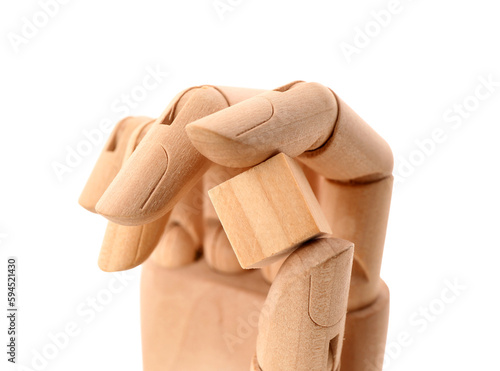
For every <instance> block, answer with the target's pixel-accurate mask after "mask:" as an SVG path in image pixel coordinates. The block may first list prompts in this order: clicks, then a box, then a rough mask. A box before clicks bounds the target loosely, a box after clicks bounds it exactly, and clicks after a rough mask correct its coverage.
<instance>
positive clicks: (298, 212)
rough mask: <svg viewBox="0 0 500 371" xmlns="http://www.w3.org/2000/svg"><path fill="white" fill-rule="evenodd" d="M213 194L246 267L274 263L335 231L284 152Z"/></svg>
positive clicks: (223, 223)
mask: <svg viewBox="0 0 500 371" xmlns="http://www.w3.org/2000/svg"><path fill="white" fill-rule="evenodd" d="M209 196H210V199H211V200H212V203H213V205H214V207H215V210H216V212H217V215H218V216H219V219H220V221H221V223H222V225H223V227H224V230H225V232H226V234H227V236H228V239H229V241H230V242H231V245H232V247H233V249H234V251H235V253H236V256H237V257H238V261H239V262H240V265H241V266H242V267H243V268H258V267H262V266H265V265H267V264H270V263H272V262H273V261H276V260H278V259H279V258H280V257H282V256H283V254H286V253H289V252H291V251H292V250H293V249H295V248H296V247H297V246H298V245H299V244H300V243H302V242H304V241H306V240H308V239H310V238H313V237H315V236H318V235H320V234H322V233H330V232H331V229H330V226H329V225H328V223H327V221H326V219H325V217H324V215H323V213H322V211H321V208H320V206H319V203H318V201H317V199H316V197H315V196H314V193H313V191H312V189H311V187H310V185H309V183H308V181H307V179H306V177H305V175H304V172H303V171H302V169H301V168H300V166H299V165H298V164H297V163H296V162H295V161H294V160H293V159H291V158H290V157H288V156H286V155H284V154H278V155H276V156H274V157H273V158H271V159H269V160H267V161H266V162H264V163H262V164H260V165H258V166H255V167H254V168H251V169H250V170H248V171H246V172H244V173H242V174H240V175H237V176H236V177H234V178H232V179H230V180H228V181H227V182H224V183H222V184H220V185H219V186H217V187H215V188H212V189H211V190H210V191H209Z"/></svg>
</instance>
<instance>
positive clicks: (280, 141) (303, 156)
mask: <svg viewBox="0 0 500 371" xmlns="http://www.w3.org/2000/svg"><path fill="white" fill-rule="evenodd" d="M258 93H260V94H259V95H258V96H256V97H254V98H251V97H252V96H254V95H256V94H258ZM238 102H241V103H239V104H237V103H238ZM228 106H229V108H227V107H228ZM129 121H130V119H129ZM141 125H142V126H140V127H139V128H137V129H136V131H135V132H134V134H133V135H132V136H131V137H132V140H131V141H129V144H128V154H129V155H130V154H131V153H132V152H133V154H132V156H131V157H130V159H129V160H128V161H127V162H126V163H125V165H124V167H123V168H122V170H121V171H120V172H119V173H118V175H117V176H116V178H115V179H114V181H113V182H112V183H111V184H110V185H109V186H107V187H101V188H100V189H102V190H103V191H104V189H106V190H105V191H104V194H103V195H102V197H94V199H99V202H98V203H97V206H96V204H95V202H94V203H93V205H92V202H86V200H85V197H83V195H82V198H83V199H81V200H80V201H81V203H82V204H83V205H86V207H87V208H89V209H90V210H92V209H94V206H95V209H96V210H97V212H99V213H100V214H102V215H104V216H106V217H107V218H108V219H110V220H111V221H112V222H116V223H119V224H114V223H110V226H109V227H108V233H107V234H106V236H107V238H106V239H105V241H104V244H103V249H102V252H101V257H100V265H101V267H102V268H103V269H105V270H120V269H127V268H131V267H133V266H135V265H138V264H140V263H141V262H142V261H144V260H145V259H146V258H147V257H148V256H149V254H150V253H151V252H152V251H153V249H155V247H156V249H155V252H154V254H153V256H152V259H151V260H150V261H149V262H148V263H147V264H146V265H145V266H144V269H143V281H142V282H143V284H142V285H143V286H142V301H143V304H142V312H143V343H144V358H145V369H146V370H154V369H183V370H190V369H203V368H196V367H197V366H196V365H200V364H207V365H208V364H210V365H217V366H216V367H215V366H213V367H212V366H210V367H209V368H208V369H214V370H223V369H230V370H237V369H244V368H240V366H241V365H242V364H243V363H244V362H247V359H248V356H249V354H251V353H253V352H254V350H255V340H254V337H255V335H256V331H253V332H252V333H251V334H248V336H247V335H241V334H240V336H239V337H238V335H237V334H236V340H235V339H234V338H233V340H235V341H236V343H235V344H240V343H241V341H243V343H246V344H245V345H242V346H241V347H240V348H238V350H236V351H234V347H233V348H232V350H231V351H229V348H231V347H230V346H228V341H227V339H228V337H227V336H226V337H225V339H223V341H220V339H221V337H220V336H219V337H217V336H216V335H214V333H213V332H214V331H215V332H217V333H218V334H219V335H220V334H221V333H222V334H229V335H231V334H232V332H231V331H233V330H234V329H235V328H236V327H235V324H237V323H239V322H240V320H241V319H242V318H243V319H244V320H245V318H246V316H247V315H250V314H252V313H253V315H254V316H255V313H254V312H255V310H257V309H255V308H259V306H261V305H262V303H263V300H264V298H265V296H266V293H267V290H268V287H269V286H268V285H266V283H265V282H264V280H263V279H262V276H261V275H260V274H259V272H251V273H245V274H240V275H237V276H227V275H226V276H223V275H220V274H215V273H214V270H215V271H219V272H225V273H235V272H238V271H239V270H240V268H239V267H238V265H237V262H236V259H235V258H234V255H233V253H232V250H231V248H230V246H229V243H228V242H227V238H225V235H224V232H223V231H222V228H221V226H220V223H219V222H218V220H217V218H216V217H215V214H214V213H213V210H211V209H210V208H209V207H208V206H211V205H209V204H208V202H207V200H206V197H205V198H203V197H199V196H200V194H206V192H203V191H200V190H201V189H204V190H206V189H207V188H211V186H214V185H216V184H218V182H220V181H224V180H225V179H227V177H231V176H233V175H234V174H235V173H237V172H238V171H239V170H227V168H225V167H222V166H219V167H217V166H216V165H212V168H211V170H210V171H209V172H208V173H207V174H206V177H205V180H204V182H202V183H201V184H200V179H201V177H202V175H203V174H204V173H205V172H206V171H207V169H209V168H210V167H211V163H210V161H208V160H206V158H209V159H210V160H212V161H213V162H215V163H218V164H221V165H225V166H231V167H246V166H252V165H255V164H257V163H259V162H261V161H263V160H265V159H267V158H268V157H270V156H272V155H274V154H276V153H278V152H284V153H286V154H288V155H290V156H292V157H297V158H298V159H299V160H301V161H302V162H303V163H305V164H306V165H307V166H308V167H309V168H310V169H312V170H309V171H307V173H308V175H309V179H310V180H311V182H312V183H313V186H314V188H315V191H316V192H317V193H316V194H317V195H318V196H319V198H320V201H321V203H322V206H323V208H324V211H325V214H326V216H327V218H328V219H329V221H330V223H331V225H332V228H333V229H334V235H335V236H338V237H342V238H344V239H348V240H350V241H354V242H355V243H356V247H357V250H356V256H355V262H354V269H353V276H352V280H351V283H352V286H351V292H350V297H349V307H350V309H351V310H355V309H357V308H362V307H365V306H367V305H370V304H372V303H374V302H375V301H376V300H377V297H378V296H379V293H380V288H381V286H380V280H379V277H378V275H379V270H380V261H381V255H382V247H383V241H384V236H385V226H386V222H387V213H388V207H389V200H390V190H391V187H392V178H391V176H390V172H391V169H392V155H391V153H390V150H389V149H388V147H387V145H386V144H385V142H384V141H383V140H382V139H381V138H380V137H379V136H378V135H377V134H376V133H375V132H373V130H372V129H371V128H370V127H369V126H367V125H366V124H365V123H364V122H363V121H362V120H361V119H360V118H359V117H358V116H357V115H356V114H355V113H354V112H353V111H352V110H351V109H350V108H349V107H348V106H347V105H345V103H343V102H342V101H340V100H339V99H338V98H336V96H335V95H334V94H333V93H332V92H331V91H330V90H328V89H326V88H324V87H322V86H321V85H319V84H306V83H292V84H289V85H287V86H285V87H283V88H279V89H277V90H275V91H271V92H263V93H262V92H260V91H252V90H245V89H234V88H215V87H202V88H195V89H189V90H187V91H185V92H183V93H181V94H180V95H179V96H178V97H177V98H176V99H175V100H174V101H173V103H172V104H171V105H170V106H169V107H168V108H167V110H166V111H165V113H164V114H163V115H162V116H161V117H160V118H159V119H157V120H156V121H155V122H154V123H152V124H151V123H150V124H145V123H142V124H141ZM186 125H187V130H186V129H185V128H186ZM146 131H147V134H145V132H146ZM186 132H187V133H188V134H189V138H188V136H187V135H186ZM116 134H117V133H116ZM134 137H135V139H133V138H134ZM141 139H142V141H141V142H140V144H139V145H137V143H138V142H139V141H140V140H141ZM113 141H115V142H116V138H114V139H113V138H112V139H111V141H110V144H109V148H117V146H113V145H111V144H112V143H113ZM130 143H133V144H130ZM191 143H192V144H193V145H194V147H193V146H192V145H191ZM136 147H137V149H136ZM195 147H196V148H195ZM134 150H135V151H134ZM200 153H202V154H203V155H204V156H205V157H204V156H202V155H200ZM98 167H99V166H96V169H97V168H98ZM221 169H222V170H221ZM221 171H223V172H224V173H225V174H226V175H227V177H226V178H225V177H220V176H219V175H216V176H215V177H214V176H213V175H214V174H220V172H221ZM115 173H116V172H115ZM211 174H212V176H211ZM93 175H94V174H93ZM108 178H110V177H109V176H108ZM91 179H92V177H91ZM94 179H95V177H94ZM213 179H216V180H215V181H214V180H213ZM91 183H93V182H92V181H89V184H91ZM108 184H109V183H108ZM87 188H92V187H91V186H89V185H88V187H87ZM94 188H99V187H94ZM189 190H192V191H191V192H190V193H188V191H189ZM197 192H198V194H197ZM84 194H85V192H84ZM196 199H198V201H196ZM193 200H195V204H196V203H197V204H198V206H193V205H194V204H193ZM190 204H191V205H190ZM202 204H203V207H202V209H203V211H201V207H200V206H201V205H202ZM89 205H90V206H89ZM174 206H175V207H174ZM193 207H194V208H193ZM172 209H173V211H172ZM196 210H198V212H196ZM193 211H194V212H193ZM170 213H171V214H170ZM202 225H203V228H202V227H201V226H202ZM201 231H203V233H202V232H201ZM202 242H203V245H204V247H203V251H204V259H201V260H197V261H196V262H195V263H192V262H193V261H194V260H195V258H196V256H197V254H198V251H199V249H200V245H201V244H202ZM300 251H302V250H300ZM175 266H177V267H179V266H182V267H183V268H177V269H171V268H172V267H175ZM165 267H169V268H170V269H165ZM274 271H276V267H275V268H274ZM272 273H273V272H272V270H268V271H267V273H266V274H267V276H266V277H267V279H268V280H271V279H272V275H273V274H272ZM208 293H210V294H208ZM179 298H184V299H185V300H180V301H179V300H177V299H179ZM202 299H203V301H202V302H201V300H202ZM178 302H180V303H181V304H182V305H180V304H179V305H178V306H177V304H175V303H178ZM201 303H204V305H205V307H206V308H212V309H207V310H206V311H204V310H203V308H204V306H203V304H201ZM221 303H224V304H223V307H224V308H225V307H226V304H227V308H233V309H228V310H226V311H224V310H222V309H221ZM249 308H250V309H249ZM252 310H253V312H252ZM249 311H250V312H249ZM222 313H223V314H224V315H223V316H221V314H222ZM238 313H239V314H238ZM214 314H216V316H215V317H216V319H217V321H215V322H213V320H214V318H213V315H214ZM217 315H218V317H217ZM224 321H227V323H224ZM254 321H255V320H254ZM197 323H198V324H197ZM213 323H215V324H216V325H214V326H210V324H213ZM224 326H227V327H226V328H225V329H224ZM242 326H243V325H242ZM254 327H255V326H254ZM188 328H192V329H193V330H191V331H188V330H187V329H188ZM194 329H196V330H194ZM203 329H205V330H203ZM221 329H223V331H221ZM233 335H234V334H233ZM229 338H231V336H229ZM214 339H219V340H214ZM246 340H248V341H246ZM189 344H192V345H191V347H190V345H189ZM233 345H234V344H233ZM200 347H201V348H203V349H205V350H206V351H203V350H202V349H201V348H200ZM222 348H224V349H225V351H224V349H222ZM215 349H218V351H214V350H215ZM195 350H196V351H195ZM228 351H229V353H228ZM194 354H196V356H195V355H194ZM190 355H191V356H190ZM221 355H222V356H221ZM242 360H244V361H242ZM241 362H242V363H241ZM246 364H248V363H246ZM223 365H226V366H223ZM169 367H171V368H169ZM225 367H227V368H225ZM264 371H267V370H264Z"/></svg>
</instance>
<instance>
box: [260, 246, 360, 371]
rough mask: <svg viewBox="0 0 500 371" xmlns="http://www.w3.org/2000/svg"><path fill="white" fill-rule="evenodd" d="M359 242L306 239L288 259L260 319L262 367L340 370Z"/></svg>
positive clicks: (285, 370) (282, 370) (277, 370)
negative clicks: (354, 254) (354, 261)
mask: <svg viewBox="0 0 500 371" xmlns="http://www.w3.org/2000/svg"><path fill="white" fill-rule="evenodd" d="M352 257H353V244H352V243H351V242H348V241H344V240H340V239H335V238H331V237H326V238H319V239H315V240H312V241H309V242H307V243H305V244H304V245H303V246H301V247H300V248H299V249H297V250H296V251H294V252H293V253H292V254H291V255H290V256H289V257H288V258H287V260H285V262H284V263H283V266H282V267H281V269H280V271H279V273H278V275H277V276H276V278H275V280H274V282H273V284H272V286H271V289H270V291H269V294H268V296H267V298H266V302H265V304H264V307H263V309H262V312H261V317H260V321H259V335H258V338H257V351H256V358H255V359H254V366H253V367H254V368H255V363H258V365H259V367H260V368H261V369H262V370H264V371H265V370H272V371H291V370H293V371H326V370H338V369H339V365H340V355H341V352H342V341H343V337H344V323H345V318H346V311H347V297H348V295H347V294H348V290H349V281H350V276H351V265H352Z"/></svg>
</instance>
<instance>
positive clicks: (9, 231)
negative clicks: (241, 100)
mask: <svg viewBox="0 0 500 371" xmlns="http://www.w3.org/2000/svg"><path fill="white" fill-rule="evenodd" d="M45 1H47V0H45ZM223 2H224V3H226V0H223ZM389 3H390V2H389V1H387V0H385V1H379V0H377V1H355V2H354V1H346V0H345V1H335V2H334V1H300V2H299V1H284V0H282V1H264V0H242V1H239V2H238V1H236V0H233V1H232V4H234V5H230V6H231V8H232V10H231V11H228V12H226V13H225V14H224V15H223V18H224V19H221V18H220V17H219V15H218V13H217V11H216V10H215V9H214V7H213V0H197V1H171V2H166V1H164V2H160V1H152V0H143V1H123V0H120V1H119V0H108V1H95V0H87V1H77V0H71V1H69V2H68V3H67V4H64V5H60V6H59V9H58V10H57V11H54V12H53V13H55V14H53V15H52V16H50V17H46V18H47V19H46V20H47V24H46V25H43V21H44V18H43V15H40V14H39V13H38V12H39V11H41V6H40V3H39V2H37V1H33V0H26V1H22V2H21V1H16V2H13V1H9V2H3V3H2V5H1V7H0V28H1V31H0V32H1V36H2V38H1V42H0V50H1V58H0V66H1V68H0V101H1V118H2V123H1V132H0V133H1V134H0V138H1V145H0V159H1V160H0V161H1V183H0V187H1V188H0V189H1V192H0V200H1V210H2V213H1V216H0V236H1V237H0V242H1V245H0V255H1V261H0V264H1V268H0V274H1V275H0V277H2V278H1V279H0V287H4V286H5V283H4V282H5V281H6V279H5V274H6V273H5V268H6V267H5V265H6V257H7V256H10V255H15V256H17V257H18V259H19V269H18V273H19V290H18V295H19V307H20V321H19V324H18V325H19V326H20V338H19V341H20V344H19V346H20V350H19V355H20V361H21V363H23V364H24V365H25V366H26V367H27V368H25V370H28V369H33V370H34V368H32V365H31V362H32V358H33V354H34V353H33V352H34V351H38V352H39V351H42V350H43V348H44V347H45V346H46V345H47V344H49V343H50V342H51V340H50V338H49V334H55V333H57V332H60V331H63V330H64V328H65V326H67V325H68V324H70V323H76V325H77V326H78V330H79V331H80V333H79V334H78V335H77V336H76V337H73V338H71V340H70V343H69V344H68V345H67V346H66V347H65V348H64V349H62V350H60V351H59V352H58V354H57V355H56V356H55V358H54V359H52V360H50V362H49V364H48V365H47V366H46V367H45V368H43V369H47V370H64V371H66V370H72V371H78V370H91V369H92V370H139V369H141V345H140V326H139V300H138V299H139V287H138V277H139V271H138V269H136V270H134V271H132V272H131V273H130V274H129V276H130V277H131V278H132V279H131V281H129V283H128V285H127V287H126V288H125V289H124V290H123V291H122V292H121V293H119V294H116V295H114V296H113V298H112V302H111V303H110V304H109V305H107V306H105V308H104V309H103V311H102V312H100V313H96V316H95V318H92V320H90V318H89V317H85V316H81V315H79V314H78V313H77V309H78V308H79V306H80V308H81V305H82V303H85V301H86V300H87V298H88V297H95V296H96V295H98V294H99V292H100V290H102V289H104V288H106V286H107V285H108V283H109V282H110V280H111V279H112V278H113V276H112V275H110V274H106V273H103V272H101V271H99V269H98V267H97V263H96V261H97V256H98V252H99V248H100V243H101V238H102V236H103V232H104V228H105V224H106V223H105V220H104V219H102V218H100V217H98V216H95V215H93V214H90V213H88V212H86V211H85V210H84V209H83V208H81V207H80V206H79V205H78V204H77V199H78V196H79V193H80V191H81V189H82V187H83V185H84V183H85V180H86V178H87V177H88V175H89V173H90V171H91V169H92V167H93V164H94V162H95V160H96V159H97V156H98V154H99V153H100V150H101V149H102V146H103V142H101V143H99V144H98V145H96V146H94V147H93V148H92V149H91V151H90V154H89V155H87V156H85V157H84V158H83V159H82V161H81V163H80V164H78V165H77V166H75V167H73V168H72V171H71V172H67V173H65V174H64V175H63V176H62V179H61V180H60V179H58V177H57V176H56V173H55V171H54V170H53V165H54V163H55V162H59V163H64V162H65V158H66V156H67V152H68V146H69V148H73V149H74V148H76V146H78V145H79V143H81V142H82V141H83V140H85V136H84V134H83V130H93V129H98V128H99V123H100V122H101V121H102V120H104V119H109V120H111V121H112V122H116V121H118V120H119V119H120V118H121V117H122V116H123V112H116V106H115V108H114V109H113V108H112V107H113V104H114V102H115V104H116V99H120V96H121V94H124V93H126V94H128V93H130V91H131V89H133V88H134V87H136V86H138V85H140V84H141V81H142V79H143V77H144V76H145V75H147V73H148V72H147V70H146V68H147V67H148V66H149V67H150V68H153V69H156V68H160V69H161V71H164V72H166V71H168V72H169V73H170V74H169V76H168V77H166V78H163V81H162V82H161V83H159V84H158V86H157V87H156V88H155V89H154V90H152V91H149V92H148V95H147V98H146V99H145V100H144V101H141V102H139V103H138V106H137V107H135V108H134V109H132V110H131V112H130V113H131V114H145V115H149V116H152V117H156V116H157V115H159V114H160V113H161V112H162V110H163V108H164V107H165V106H166V105H167V103H168V102H169V101H170V100H171V99H172V97H173V96H174V95H175V94H176V93H177V92H178V91H180V90H182V89H184V88H185V87H189V86H192V85H199V84H203V83H208V84H219V85H229V86H243V87H255V88H266V89H267V88H269V89H271V88H275V87H278V86H280V85H283V84H285V83H287V82H290V81H293V80H297V79H301V80H307V81H317V82H320V83H322V84H324V85H327V86H329V87H331V88H332V89H333V90H335V91H336V92H337V94H338V95H339V96H340V97H342V99H343V100H345V101H346V102H347V103H348V104H349V105H351V106H352V107H353V108H354V109H355V110H356V111H357V112H358V113H359V114H360V115H361V116H362V117H363V118H364V119H365V120H366V121H367V122H368V123H370V124H371V125H372V126H373V127H374V128H375V130H376V131H378V132H379V133H380V134H381V135H382V136H383V137H384V138H385V139H386V140H387V141H388V142H389V143H390V145H391V147H392V148H393V151H394V155H395V158H396V169H395V174H396V175H399V176H400V177H401V178H400V179H401V181H400V182H398V183H397V184H396V186H395V190H394V197H393V205H392V210H391V218H390V223H389V229H388V235H387V242H386V249H385V257H384V263H383V270H382V277H383V278H384V279H385V280H386V281H387V283H388V285H389V287H390V289H391V295H392V302H391V321H390V329H389V336H388V344H389V345H390V346H388V353H387V354H386V367H385V369H386V370H405V371H412V370H419V371H420V370H423V369H425V370H493V369H496V368H497V367H498V366H497V365H498V349H499V346H500V341H499V339H498V337H497V334H498V333H499V332H500V324H499V321H498V308H499V304H500V299H499V290H498V283H499V280H498V275H497V274H496V271H497V270H498V266H499V261H500V254H499V248H500V242H499V237H498V229H499V221H500V220H499V219H500V217H499V215H498V210H499V208H500V202H499V201H500V200H499V196H498V194H499V173H498V160H499V159H500V149H499V146H498V141H499V137H500V129H499V127H500V104H499V101H500V86H498V85H499V82H500V48H499V45H500V42H499V36H500V22H499V21H498V15H499V10H500V9H499V8H498V7H497V6H496V5H498V4H497V3H496V2H494V1H491V0H474V1H457V0H453V1H452V0H446V1H444V0H442V1H439V2H437V1H430V0H418V1H417V0H414V1H410V0H401V1H400V5H399V6H398V7H396V8H397V10H398V11H399V12H398V13H397V14H392V16H391V18H390V20H387V21H386V24H385V26H384V27H379V28H380V30H377V26H376V25H374V24H373V21H374V19H375V18H376V16H374V15H373V13H372V12H373V11H375V12H378V13H380V12H381V11H384V10H387V9H389V8H391V7H390V6H389ZM230 4H231V2H230ZM391 9H392V8H391ZM24 17H26V18H27V19H28V20H30V21H31V20H33V18H34V17H35V18H37V17H38V18H37V22H38V24H39V25H40V26H39V27H37V29H38V33H37V34H36V35H28V36H31V37H30V38H26V40H24V41H26V42H25V43H22V44H21V45H18V47H16V46H14V44H15V43H13V42H12V40H13V37H15V36H13V34H16V35H18V37H24V36H23V33H22V28H23V24H24V22H25V21H24V20H23V18H24ZM40 22H42V23H40ZM370 22H371V23H370ZM379 22H380V21H379ZM366 27H368V29H369V31H370V32H371V34H372V36H369V40H368V42H367V45H366V46H362V45H361V46H362V47H360V48H358V50H357V53H355V54H353V55H351V57H352V58H350V60H349V58H347V57H346V55H345V53H343V51H342V48H341V46H342V45H344V46H345V45H346V44H342V43H343V42H344V43H349V44H351V45H354V46H355V45H356V44H354V39H355V36H356V35H357V34H358V31H357V29H358V28H359V29H360V30H365V28H366ZM25 31H26V30H25ZM377 31H379V32H377ZM358 38H359V37H358ZM17 40H19V38H18V39H17ZM357 41H358V46H360V44H359V41H360V40H357ZM365 42H366V40H365ZM481 78H483V79H488V78H489V79H491V80H493V81H496V84H497V86H496V87H492V88H491V90H492V92H491V93H490V95H489V96H488V97H484V95H486V92H487V90H485V88H480V90H479V91H480V93H482V97H483V99H476V98H474V94H475V91H476V88H477V86H478V84H480V79H481ZM464 100H465V101H466V103H467V104H468V105H469V106H468V107H469V108H471V109H469V112H465V113H464V116H467V117H466V118H465V117H464V118H461V119H456V120H454V121H452V120H451V119H448V121H449V122H447V120H446V119H445V116H446V115H447V114H448V115H450V112H451V111H449V110H453V109H454V107H457V106H456V105H461V104H462V103H463V102H464ZM454 117H455V118H456V117H458V116H454ZM437 128H438V129H439V128H440V129H441V130H442V131H443V132H444V133H445V138H446V139H445V140H444V141H442V142H441V143H437V144H435V145H434V146H433V147H434V148H433V149H432V150H431V151H428V153H427V154H425V155H424V157H422V154H420V155H419V154H418V153H416V152H415V151H419V147H418V145H417V144H416V142H415V141H425V140H428V139H429V138H431V137H432V133H433V131H434V130H436V129H437ZM429 148H430V147H429ZM410 161H411V162H410ZM406 162H409V163H410V166H412V167H413V170H411V169H410V170H409V168H408V164H406V167H405V166H404V164H405V163H406ZM412 163H413V165H411V164H412ZM454 281H457V282H458V283H459V284H460V285H463V286H465V287H466V288H462V289H461V291H459V292H458V295H456V296H455V297H454V298H453V300H452V301H453V302H452V303H445V304H444V305H443V302H442V301H441V299H440V295H441V291H442V290H443V289H444V288H445V287H446V282H454ZM5 292H6V290H5V288H0V301H1V302H2V303H3V302H4V300H5V299H2V298H4V297H5V295H6V294H5ZM83 305H84V304H83ZM3 307H4V304H0V308H3ZM425 307H430V308H431V309H430V311H431V314H432V313H434V314H435V315H433V316H432V317H429V318H432V320H431V319H427V320H423V319H422V318H423V317H421V316H420V315H419V314H418V313H419V312H418V311H419V308H425ZM0 313H4V312H3V309H1V310H0ZM86 320H88V321H86ZM415 321H420V322H418V325H416V323H415ZM422 321H423V322H422ZM6 325H7V324H6V321H5V316H4V314H1V320H0V326H1V327H0V334H1V335H0V338H1V339H2V344H3V343H4V339H6V334H5V332H6V330H5V328H6ZM404 334H406V335H404ZM400 337H406V338H409V339H410V340H406V341H403V343H404V344H402V345H401V344H399V345H398V338H400ZM399 342H400V343H401V341H399ZM2 349H4V346H3V345H2ZM0 353H1V354H2V356H1V361H0V364H2V367H0V368H1V369H2V370H3V369H4V366H3V365H5V364H6V362H5V355H4V350H2V351H0ZM28 367H29V368H28ZM20 369H22V368H20ZM39 369H42V368H39Z"/></svg>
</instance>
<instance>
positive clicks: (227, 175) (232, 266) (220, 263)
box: [203, 164, 245, 274]
mask: <svg viewBox="0 0 500 371" xmlns="http://www.w3.org/2000/svg"><path fill="white" fill-rule="evenodd" d="M243 170H244V169H234V168H227V167H224V166H220V165H218V164H212V167H211V168H210V169H209V170H208V171H207V173H206V174H205V176H204V177H203V195H204V197H203V227H204V236H203V256H204V258H205V260H206V261H207V264H208V265H209V266H210V267H211V268H212V269H214V270H216V271H218V272H221V273H226V274H236V273H243V272H245V270H244V269H242V268H241V266H240V263H239V262H238V259H237V258H236V254H235V253H234V251H233V248H232V247H231V243H230V242H229V240H228V238H227V235H226V232H225V231H224V229H223V228H222V225H221V222H220V220H219V218H218V216H217V213H216V212H215V209H214V206H213V205H212V202H210V198H209V197H208V191H209V190H210V189H212V188H213V187H215V186H217V185H219V184H221V183H224V182H225V181H227V180H229V179H231V178H233V177H234V176H236V175H238V174H240V173H241V172H242V171H243Z"/></svg>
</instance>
